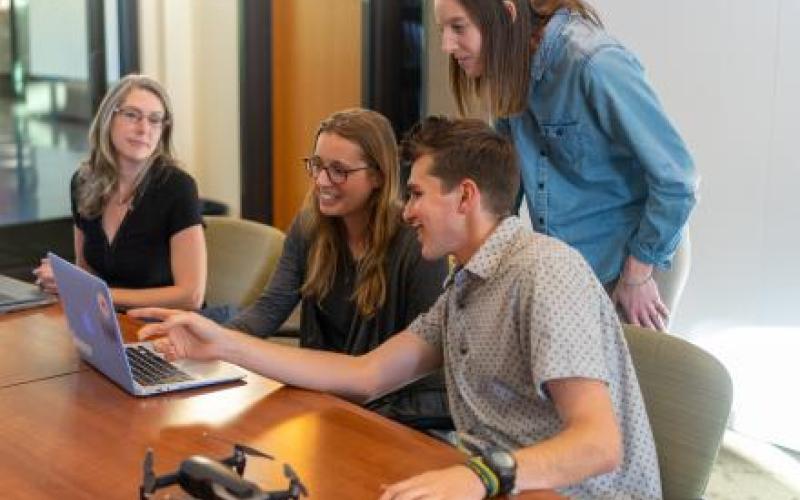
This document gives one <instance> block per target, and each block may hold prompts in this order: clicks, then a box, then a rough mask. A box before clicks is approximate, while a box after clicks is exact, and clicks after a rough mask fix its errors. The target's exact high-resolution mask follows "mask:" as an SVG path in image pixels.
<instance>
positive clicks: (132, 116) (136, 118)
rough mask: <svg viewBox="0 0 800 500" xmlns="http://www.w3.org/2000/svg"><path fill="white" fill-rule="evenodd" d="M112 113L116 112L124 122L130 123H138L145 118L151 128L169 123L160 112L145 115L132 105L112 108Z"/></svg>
mask: <svg viewBox="0 0 800 500" xmlns="http://www.w3.org/2000/svg"><path fill="white" fill-rule="evenodd" d="M114 113H117V114H118V115H119V116H120V117H121V118H122V119H123V120H124V121H125V122H127V123H129V124H131V125H138V124H139V123H142V120H145V119H146V120H147V123H149V124H150V126H151V127H153V128H159V129H160V128H162V127H164V126H165V125H167V124H169V119H168V118H167V117H166V116H164V115H162V114H160V113H151V114H149V115H147V116H145V115H144V113H142V110H141V109H139V108H134V107H132V106H125V107H123V108H114Z"/></svg>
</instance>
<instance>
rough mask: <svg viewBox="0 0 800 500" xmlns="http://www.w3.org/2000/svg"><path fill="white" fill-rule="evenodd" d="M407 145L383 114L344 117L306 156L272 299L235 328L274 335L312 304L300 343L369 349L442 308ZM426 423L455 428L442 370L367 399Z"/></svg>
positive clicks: (358, 112) (404, 418)
mask: <svg viewBox="0 0 800 500" xmlns="http://www.w3.org/2000/svg"><path fill="white" fill-rule="evenodd" d="M397 158H398V157H397V144H396V142H395V137H394V133H393V132H392V127H391V124H390V123H389V121H388V120H387V119H386V118H384V117H383V116H382V115H380V114H379V113H376V112H374V111H369V110H364V109H351V110H345V111H341V112H338V113H334V114H333V115H331V116H330V117H329V118H327V119H326V120H324V121H323V122H322V123H321V124H320V126H319V129H318V130H317V135H316V140H315V147H314V153H313V155H312V156H311V157H309V158H306V159H304V162H305V167H306V172H307V173H308V175H309V177H310V178H311V179H312V180H313V185H312V186H311V187H310V189H309V192H308V195H307V197H306V200H305V204H304V206H303V208H302V210H301V212H300V214H299V215H298V216H297V217H296V218H295V221H294V222H293V224H292V226H291V228H290V230H289V234H288V237H287V238H286V241H285V243H284V246H283V254H282V256H281V259H280V261H279V263H278V267H277V269H276V271H275V274H274V275H273V278H272V280H271V281H270V283H269V285H268V286H267V288H266V290H265V291H264V293H263V295H262V296H261V297H260V298H259V299H258V300H257V301H256V302H255V303H254V304H253V305H252V306H251V307H250V308H248V309H246V310H245V311H243V312H242V313H241V314H240V315H239V316H237V317H236V318H234V319H233V320H232V321H231V322H230V323H229V326H230V327H232V328H235V329H237V330H242V331H245V332H247V333H250V334H252V335H257V336H260V337H269V336H270V335H272V334H273V333H275V331H276V330H277V329H278V327H279V326H280V325H281V324H282V323H283V322H284V321H285V320H286V318H287V317H288V316H289V314H291V312H292V310H293V309H294V307H295V306H296V305H297V304H298V302H301V301H302V302H301V303H302V309H301V320H300V345H301V346H302V347H309V348H313V349H320V350H326V351H335V352H343V353H348V354H364V353H366V352H369V351H371V350H372V349H374V348H376V347H377V346H379V345H380V344H381V343H383V342H384V341H385V340H386V339H388V338H389V337H390V336H391V335H392V334H394V333H396V332H399V331H400V330H402V329H404V328H405V327H406V326H408V324H409V323H411V321H412V320H413V319H414V318H415V317H416V316H417V315H418V314H420V313H422V312H425V311H427V310H428V308H429V307H430V306H431V305H433V303H434V302H435V301H436V298H437V297H438V296H439V294H440V293H441V291H442V284H443V283H444V280H445V278H446V276H447V271H448V268H447V263H446V262H445V261H444V260H442V259H440V260H436V261H430V262H428V261H425V260H423V259H422V256H421V254H420V246H419V242H418V241H417V238H416V235H415V233H414V231H413V230H412V229H411V228H409V227H408V226H406V225H404V224H403V223H402V219H401V210H402V206H401V203H400V196H399V190H400V186H399V172H398V171H399V166H398V159H397ZM367 406H368V408H370V409H373V410H375V411H377V412H379V413H381V414H383V415H384V416H388V417H390V418H393V419H395V420H398V421H400V422H402V423H405V424H408V425H411V426H414V427H418V428H443V429H444V428H451V427H452V422H451V421H450V417H449V411H448V410H447V404H446V394H445V390H444V380H443V378H442V377H441V373H438V374H435V375H433V376H430V377H428V378H426V379H422V380H420V381H418V382H416V383H414V384H412V385H410V386H408V387H406V388H404V389H401V390H399V391H397V392H394V393H392V394H389V395H387V396H384V397H383V398H380V399H378V400H376V401H373V402H371V403H370V404H368V405H367Z"/></svg>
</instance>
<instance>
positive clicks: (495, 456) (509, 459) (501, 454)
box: [491, 450, 516, 467]
mask: <svg viewBox="0 0 800 500" xmlns="http://www.w3.org/2000/svg"><path fill="white" fill-rule="evenodd" d="M491 460H492V462H494V463H496V464H497V465H498V466H500V467H514V465H516V462H515V461H514V457H513V456H512V455H511V453H508V452H505V451H500V450H498V451H493V452H492V453H491Z"/></svg>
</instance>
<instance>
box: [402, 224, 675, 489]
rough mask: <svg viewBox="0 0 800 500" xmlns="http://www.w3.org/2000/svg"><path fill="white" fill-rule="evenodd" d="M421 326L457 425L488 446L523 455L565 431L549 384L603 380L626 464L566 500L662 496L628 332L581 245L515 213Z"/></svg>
mask: <svg viewBox="0 0 800 500" xmlns="http://www.w3.org/2000/svg"><path fill="white" fill-rule="evenodd" d="M409 329H410V330H411V331H412V332H414V333H416V334H417V335H419V336H420V337H421V338H423V339H424V340H425V341H426V342H428V343H429V344H431V345H433V346H435V347H436V348H437V349H441V351H442V355H443V359H444V366H445V376H446V381H447V389H448V397H449V400H450V410H451V412H452V416H453V420H454V422H455V424H456V428H457V429H458V430H459V431H460V432H462V433H466V434H468V435H469V436H470V437H471V438H473V439H476V440H478V441H479V442H483V443H485V444H488V443H492V444H495V445H500V446H503V447H505V448H508V449H517V448H521V447H525V446H530V445H533V444H535V443H537V442H540V441H542V440H545V439H547V438H550V437H552V436H554V435H555V434H557V433H558V432H559V431H560V430H561V428H562V426H563V422H562V421H561V419H560V417H559V415H558V412H557V411H556V408H555V405H554V404H553V402H552V400H551V399H550V398H549V397H548V394H547V390H546V383H547V382H548V381H552V380H556V379H562V378H571V377H581V378H590V379H597V380H602V381H603V382H605V383H606V384H607V386H608V389H609V393H610V396H611V400H612V403H613V407H614V410H615V413H616V416H617V422H618V424H619V427H620V431H621V433H622V439H623V449H624V457H623V461H622V464H621V465H620V467H619V468H617V469H616V470H615V471H613V472H610V473H607V474H603V475H600V476H596V477H592V478H589V479H587V480H585V481H583V482H582V483H580V484H577V485H573V486H570V487H568V488H564V489H562V490H561V493H563V494H566V495H569V496H570V497H573V498H637V499H638V498H647V499H650V498H660V497H661V481H660V477H659V469H658V459H657V456H656V449H655V443H654V441H653V435H652V432H651V429H650V423H649V421H648V418H647V413H646V412H645V407H644V401H643V399H642V395H641V392H640V390H639V383H638V381H637V379H636V373H635V371H634V368H633V364H632V362H631V358H630V355H629V353H628V348H627V344H626V343H625V338H624V336H623V334H622V327H621V325H620V323H619V320H618V319H617V315H616V314H615V311H614V307H613V305H612V303H611V301H610V299H609V298H608V295H607V294H606V293H605V291H604V290H603V288H602V286H601V285H600V283H599V282H598V281H597V279H596V278H595V276H594V274H593V273H592V270H591V269H590V268H589V266H588V265H587V264H586V262H585V261H584V260H583V258H582V257H581V256H580V254H578V253H577V252H576V251H575V250H573V249H571V248H569V247H568V246H566V245H565V244H563V243H561V242H559V241H557V240H555V239H553V238H550V237H548V236H544V235H541V234H536V233H533V232H531V231H530V230H528V229H527V228H525V227H524V226H523V224H522V223H521V222H520V220H519V219H518V218H516V217H509V218H507V219H505V220H504V221H502V222H501V223H500V224H499V225H498V227H497V228H496V229H495V231H494V232H493V233H492V235H491V236H490V237H489V238H488V239H487V240H486V242H484V244H483V245H482V246H481V247H480V249H479V250H478V252H476V254H475V255H474V256H473V257H472V258H471V259H470V260H469V262H467V264H466V265H465V266H464V267H462V268H460V269H457V270H456V271H455V272H454V274H453V276H452V277H451V279H450V280H449V281H448V283H447V289H446V291H445V293H443V294H442V296H440V297H439V300H438V301H437V302H436V304H435V305H434V306H433V307H432V308H431V310H430V311H429V312H428V313H426V314H423V315H421V316H419V317H418V318H417V319H416V320H415V321H414V322H413V323H412V324H411V325H410V326H409Z"/></svg>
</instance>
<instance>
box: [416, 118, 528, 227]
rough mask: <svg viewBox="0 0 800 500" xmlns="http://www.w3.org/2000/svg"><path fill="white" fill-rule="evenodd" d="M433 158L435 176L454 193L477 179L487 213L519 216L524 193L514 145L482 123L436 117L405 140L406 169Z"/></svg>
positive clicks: (426, 119)
mask: <svg viewBox="0 0 800 500" xmlns="http://www.w3.org/2000/svg"><path fill="white" fill-rule="evenodd" d="M424 155H431V157H432V159H433V165H432V166H431V169H430V172H429V173H430V175H432V176H434V177H438V178H439V179H440V180H441V182H442V186H443V188H444V190H445V191H446V192H449V191H451V190H452V189H453V188H454V187H456V185H458V183H460V182H461V181H462V180H464V179H472V180H473V181H474V182H475V184H477V186H478V189H479V190H480V192H481V197H482V199H483V205H484V207H485V208H486V209H487V210H488V211H490V212H491V213H493V214H494V215H496V216H497V217H498V218H503V217H506V216H508V215H511V214H512V213H514V211H515V207H516V200H517V193H518V191H519V182H520V179H519V166H518V165H517V154H516V152H515V150H514V146H513V145H512V144H511V142H510V141H509V140H508V139H506V138H505V137H503V136H502V135H500V134H498V133H497V132H495V131H494V130H493V129H492V128H491V127H490V126H489V125H487V124H486V123H485V122H482V121H481V120H474V119H451V118H447V117H443V116H431V117H428V118H425V119H423V120H422V121H420V122H419V123H418V124H416V125H415V126H414V127H413V128H412V129H411V130H409V131H408V133H407V134H406V135H405V137H404V138H403V141H402V143H401V156H402V160H403V164H404V165H406V168H411V165H413V163H414V162H415V161H417V159H419V158H420V157H421V156H424Z"/></svg>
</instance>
